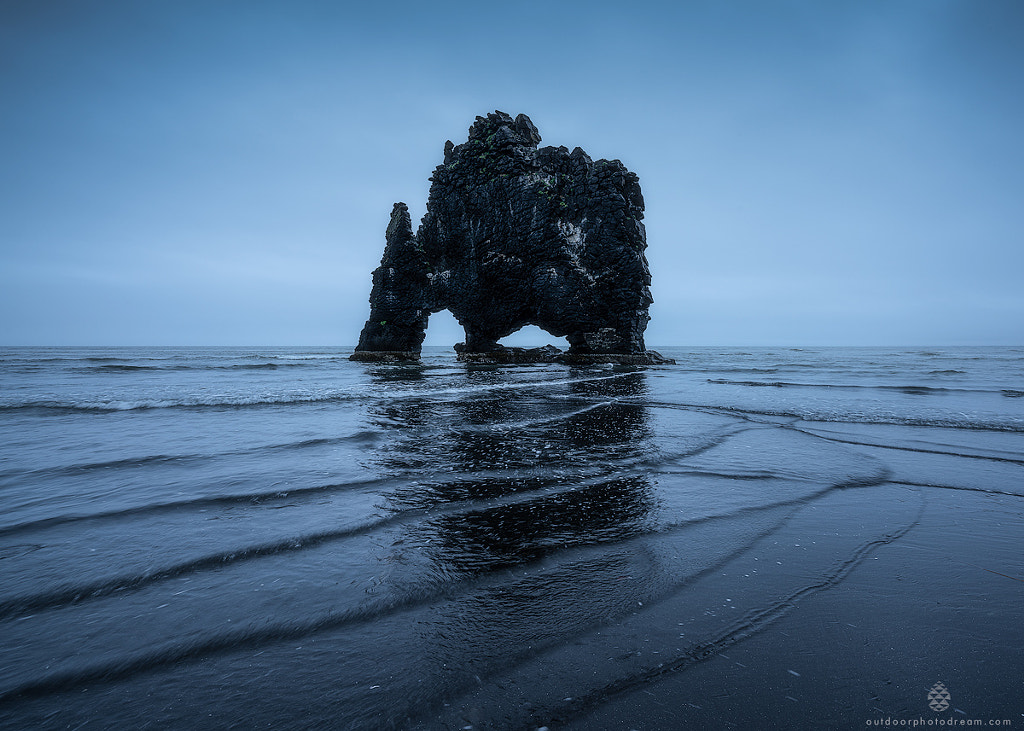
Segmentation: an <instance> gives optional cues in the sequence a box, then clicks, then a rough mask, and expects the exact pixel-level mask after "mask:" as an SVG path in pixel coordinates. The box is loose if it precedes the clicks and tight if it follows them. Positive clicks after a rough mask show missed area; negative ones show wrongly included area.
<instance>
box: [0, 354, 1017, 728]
mask: <svg viewBox="0 0 1024 731" xmlns="http://www.w3.org/2000/svg"><path fill="white" fill-rule="evenodd" d="M661 350H662V352H663V353H664V354H665V355H668V356H670V357H674V358H676V360H677V362H678V365H676V366H661V367H652V368H646V369H636V368H626V367H616V366H594V367H570V366H562V365H535V366H504V367H497V368H495V367H467V366H464V365H461V364H458V363H456V362H455V361H454V358H453V355H452V354H451V353H450V351H444V350H440V349H438V350H434V351H429V352H427V353H426V354H425V357H424V360H423V363H422V364H420V365H416V366H398V365H374V364H361V363H352V362H350V361H348V360H347V356H348V354H349V353H350V350H349V349H344V348H307V349H303V348H197V349H189V348H144V349H143V348H124V349H121V348H91V349H89V348H6V349H0V386H2V389H0V445H2V446H0V506H2V510H0V636H2V637H3V643H2V646H0V724H7V725H9V726H11V727H41V728H63V727H82V728H110V727H133V728H134V727H144V726H145V725H146V724H152V725H156V726H162V727H171V728H223V727H231V726H235V727H239V728H247V727H275V728H276V727H284V728H320V727H323V728H353V729H356V728H451V727H458V728H462V727H465V726H473V727H474V728H487V727H491V728H536V727H538V726H543V725H549V726H551V727H552V728H556V727H562V726H571V725H577V726H578V727H580V728H586V727H591V728H593V727H601V728H604V727H607V728H618V727H627V726H628V727H632V728H664V727H665V726H664V723H665V722H666V719H674V720H676V721H680V720H681V719H682V720H687V719H688V720H687V722H689V723H694V724H704V725H707V724H712V725H714V724H720V725H728V724H730V723H732V724H736V725H740V726H749V725H750V723H753V722H754V721H756V720H757V719H759V718H760V719H764V718H768V719H770V720H771V723H775V724H781V725H784V724H794V723H796V724H811V725H815V724H820V725H824V726H828V725H839V726H841V725H842V724H845V723H849V724H850V725H858V726H863V725H864V724H865V722H866V721H867V720H869V719H873V718H876V717H879V714H880V713H881V714H889V715H890V716H891V717H892V718H897V716H898V715H899V714H901V713H904V714H910V715H909V716H907V717H911V716H913V717H916V716H917V715H920V714H924V713H925V712H927V713H928V714H931V715H933V716H934V715H935V711H933V710H931V709H929V708H928V706H927V701H926V700H925V696H926V694H927V692H928V688H929V687H930V686H931V685H932V684H933V683H935V682H938V681H942V682H945V683H946V685H947V687H949V689H950V691H951V693H953V696H954V697H953V704H952V706H951V708H950V709H948V710H947V711H946V712H945V713H946V715H947V716H948V715H950V714H956V713H957V711H958V710H959V712H960V713H961V714H964V715H963V716H962V717H965V718H966V717H971V718H973V717H981V716H984V717H985V718H989V717H996V715H997V714H1006V713H1016V714H1017V715H1016V716H1014V718H1015V719H1019V720H1018V723H1024V718H1021V717H1020V715H1019V714H1020V713H1021V712H1022V711H1024V709H1016V707H1015V706H1013V703H1016V704H1017V705H1020V703H1019V698H1020V697H1021V694H1020V693H1019V682H1018V681H1017V680H1015V678H1019V676H1020V671H1021V669H1022V663H1021V661H1020V659H1019V657H1020V652H1019V649H1020V648H1019V629H1018V628H1019V622H1020V619H1021V616H1020V609H1019V608H1020V607H1021V606H1022V605H1024V604H1022V600H1024V591H1022V589H1024V554H1022V552H1021V550H1020V546H1021V545H1024V520H1022V515H1024V500H1022V497H1024V480H1022V477H1024V349H1019V348H1018V349H1014V348H942V349H922V348H916V349H904V350H899V349H873V348H871V349H869V348H856V349H855V348H850V349H845V348H820V349H803V350H801V349H786V348H777V349H744V350H740V349H720V348H700V349H672V348H664V349H661ZM887 616H891V617H892V619H891V621H886V620H885V617H887ZM805 618H806V619H805ZM868 626H870V627H871V629H870V630H868V629H864V630H863V631H858V627H868ZM851 628H852V629H851ZM915 633H916V634H915ZM909 637H916V639H915V640H913V641H910V640H909V639H908V638H909ZM885 643H888V645H889V647H890V650H889V651H885V650H884V649H883V648H882V647H881V645H882V644H885ZM865 645H868V646H871V647H873V648H874V649H872V650H871V651H865V649H864V648H865ZM874 645H878V647H874ZM738 653H748V654H749V655H750V657H751V658H755V657H756V660H754V659H752V660H751V663H742V662H741V661H734V660H733V659H732V658H733V657H734V656H736V655H737V654H738ZM830 658H831V660H829V659H830ZM836 658H845V660H844V661H842V662H840V661H838V660H836ZM733 662H739V663H740V665H743V666H749V665H751V664H753V665H754V666H755V667H757V668H758V670H757V672H753V671H751V672H749V673H747V674H744V672H745V671H742V670H738V669H737V667H736V666H734V665H733V664H732V663H733ZM798 662H803V667H804V668H805V672H801V671H800V670H799V669H797V668H792V667H789V666H786V665H787V663H789V664H796V663H798ZM883 675H884V676H885V677H882V676H883ZM933 676H934V677H933ZM801 679H803V680H801ZM800 683H804V686H800ZM922 683H923V684H924V689H923V690H921V689H920V688H919V687H918V686H919V685H921V684H922ZM1014 683H1016V684H1017V685H1014ZM737 684H741V686H742V689H743V690H742V692H741V693H737V692H736V687H737ZM1014 699H1018V700H1014ZM958 701H959V705H957V703H958ZM971 704H973V705H971ZM659 706H664V707H666V708H667V709H669V710H668V711H665V709H664V708H662V709H659ZM752 709H758V710H757V711H756V713H755V712H754V711H753V710H752ZM665 712H667V713H668V714H669V715H668V716H665V715H663V714H664V713H665ZM659 714H662V715H659ZM686 714H691V715H686ZM752 714H753V715H752ZM979 714H980V715H979ZM883 717H884V716H883ZM950 717H954V716H950ZM955 717H957V718H959V717H961V716H955ZM1000 717H1002V716H1000Z"/></svg>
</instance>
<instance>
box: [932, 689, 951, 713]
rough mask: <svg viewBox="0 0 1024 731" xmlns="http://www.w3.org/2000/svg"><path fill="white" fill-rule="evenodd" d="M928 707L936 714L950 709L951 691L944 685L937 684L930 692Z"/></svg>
mask: <svg viewBox="0 0 1024 731" xmlns="http://www.w3.org/2000/svg"><path fill="white" fill-rule="evenodd" d="M928 706H929V707H930V708H931V709H932V710H933V711H935V712H938V711H944V710H946V709H947V708H949V691H948V690H946V686H944V685H943V684H942V683H936V684H935V685H933V686H932V689H931V690H929V691H928Z"/></svg>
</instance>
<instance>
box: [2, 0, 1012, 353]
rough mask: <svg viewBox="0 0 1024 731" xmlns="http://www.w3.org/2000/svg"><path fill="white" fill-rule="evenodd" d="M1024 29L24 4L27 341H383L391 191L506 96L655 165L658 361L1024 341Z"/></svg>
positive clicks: (502, 7) (745, 11)
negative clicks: (701, 354)
mask: <svg viewBox="0 0 1024 731" xmlns="http://www.w3.org/2000/svg"><path fill="white" fill-rule="evenodd" d="M1021 38H1024V3H1021V2H1019V1H1018V0H1004V1H1000V0H984V1H979V0H919V1H913V0H830V1H829V2H820V1H819V0H803V1H796V0H750V1H749V2H741V1H739V0H733V1H730V0H703V1H698V2H689V1H687V0H681V1H677V2H671V3H670V2H646V1H644V0H635V1H634V2H629V3H626V2H614V3H605V2H600V1H599V0H587V1H586V2H583V1H580V2H576V1H570V2H557V1H555V2H552V1H551V0H547V1H545V2H538V1H534V0H525V1H521V2H515V3H481V2H430V3H427V2H405V1H404V0H397V1H393V2H387V3H375V4H372V6H371V4H367V3H358V4H356V3H347V2H342V1H335V2H309V1H306V2H304V1H302V0H288V1H285V0H280V1H278V2H267V1H259V0H244V1H243V0H174V1H173V2H148V1H143V0H130V1H123V2H122V1H118V0H106V1H98V0H63V1H62V0H46V1H44V2H40V0H3V2H2V3H0V161H2V162H0V344H6V345H15V344H28V345H34V344H55V345H61V344H71V345H75V344H98V345H106V344H127V345H136V344H143V345H144V344H172V345H173V344H325V345H346V344H352V343H354V342H355V341H356V339H357V337H358V333H359V330H360V328H361V327H362V324H363V322H364V320H365V318H366V316H367V314H368V303H367V297H368V296H369V290H370V272H371V270H372V269H373V268H374V267H375V266H376V265H377V264H378V262H379V260H380V255H381V252H382V249H383V244H384V229H385V227H386V225H387V222H388V218H389V214H390V212H391V206H392V203H394V202H395V201H398V200H402V201H405V202H407V203H408V204H409V206H410V209H411V211H412V213H413V216H414V219H417V220H418V218H419V217H420V216H422V214H423V212H424V208H425V203H426V196H427V190H428V187H429V182H428V180H427V178H428V176H429V175H430V173H431V171H432V170H433V168H434V167H435V166H436V165H437V164H438V163H439V162H440V160H441V157H442V150H443V145H444V142H445V140H446V139H451V140H453V141H454V142H455V143H459V142H461V141H463V140H464V139H465V137H466V130H467V129H468V127H469V125H470V124H471V123H472V121H473V119H474V117H475V116H476V115H478V114H485V113H487V112H490V111H493V110H495V109H500V110H502V111H506V112H509V113H511V114H513V115H515V114H517V113H520V112H524V113H526V114H528V115H530V116H531V117H532V119H533V121H534V122H535V123H536V125H537V126H538V128H539V129H540V132H541V134H542V136H543V137H544V141H543V142H542V144H552V145H566V146H567V147H569V148H572V147H574V146H576V145H579V146H581V147H583V148H584V149H585V150H586V151H587V152H588V153H590V154H591V156H593V157H594V158H598V157H606V158H619V159H621V160H622V161H623V162H624V163H625V164H626V165H627V166H628V167H629V168H630V169H631V170H633V171H635V172H636V173H637V174H638V175H639V176H640V182H641V185H642V186H643V190H644V197H645V199H646V202H647V218H646V224H647V235H648V251H647V254H648V259H649V261H650V264H651V268H652V272H653V277H654V284H653V287H652V290H653V293H654V298H655V304H654V306H653V307H652V309H651V314H652V318H653V319H652V321H651V324H650V326H649V328H648V331H647V342H648V344H650V345H654V346H656V345H819V344H822V345H825V344H838V345H842V344H850V345H860V344H863V345H872V344H876V345H900V344H906V345H919V344H935V345H943V344H1021V343H1024V286H1022V279H1024V245H1022V244H1024V241H1022V236H1024V154H1022V153H1024V142H1022V133H1021V130H1024V43H1021V41H1020V39H1021ZM442 315H443V316H442ZM442 315H435V316H434V318H433V319H432V323H431V324H432V327H431V328H430V330H429V331H428V341H427V344H437V345H441V344H450V343H452V342H454V341H455V340H457V339H459V337H460V335H459V333H458V332H457V330H456V328H455V326H454V321H452V320H451V318H450V316H448V315H447V313H442ZM527 339H528V340H530V341H536V340H540V339H544V340H549V341H552V342H557V341H555V340H553V339H551V338H549V337H544V338H540V335H539V334H538V333H531V334H530V335H529V336H528V337H527Z"/></svg>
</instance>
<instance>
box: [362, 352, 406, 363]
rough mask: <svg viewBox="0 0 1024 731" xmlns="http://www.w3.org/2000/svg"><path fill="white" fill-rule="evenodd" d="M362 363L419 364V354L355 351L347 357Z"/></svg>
mask: <svg viewBox="0 0 1024 731" xmlns="http://www.w3.org/2000/svg"><path fill="white" fill-rule="evenodd" d="M348 359H349V360H358V361H362V362H364V363H401V362H403V361H416V362H419V359H420V354H419V353H415V352H413V351H411V350H357V351H356V352H354V353H353V354H352V355H350V356H349V357H348Z"/></svg>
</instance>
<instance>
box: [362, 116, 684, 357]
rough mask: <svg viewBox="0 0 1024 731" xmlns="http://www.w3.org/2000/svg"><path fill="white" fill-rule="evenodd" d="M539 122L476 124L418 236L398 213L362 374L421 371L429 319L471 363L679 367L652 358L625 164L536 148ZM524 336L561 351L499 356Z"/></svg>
mask: <svg viewBox="0 0 1024 731" xmlns="http://www.w3.org/2000/svg"><path fill="white" fill-rule="evenodd" d="M540 140H541V137H540V133H539V132H538V131H537V128H536V127H535V126H534V124H533V122H532V121H530V118H529V117H527V116H526V115H525V114H520V115H519V116H517V117H516V118H515V119H513V118H512V117H511V116H509V115H508V114H506V113H504V112H494V113H493V114H488V115H487V116H486V117H477V118H476V122H474V124H473V126H472V127H470V129H469V139H468V140H467V141H466V142H464V143H463V144H461V145H453V144H452V142H451V141H449V142H446V143H445V148H444V162H443V163H442V164H441V165H439V166H438V167H437V168H436V169H435V170H434V173H433V175H432V176H431V178H430V180H431V186H430V196H429V199H428V201H427V212H426V215H425V216H424V217H423V220H422V221H421V222H420V226H419V229H418V230H417V232H416V233H415V234H414V233H413V230H412V220H411V218H410V216H409V209H408V207H407V206H406V205H405V204H404V203H396V204H395V206H394V209H393V210H392V212H391V222H390V224H389V225H388V228H387V236H386V245H385V247H384V256H383V258H382V260H381V264H380V266H379V267H378V268H377V269H376V270H375V271H374V272H373V290H372V292H371V294H370V318H369V319H368V320H367V322H366V325H365V326H364V327H363V331H362V333H361V334H360V337H359V345H358V346H357V347H356V351H355V353H354V354H353V355H352V359H353V360H364V361H397V360H416V359H418V358H419V355H420V347H421V345H422V343H423V338H424V335H425V332H426V327H427V320H428V318H429V316H430V314H431V313H432V312H439V311H441V310H445V309H446V310H449V311H450V312H451V313H452V314H453V315H454V316H455V319H456V320H458V322H459V323H460V324H461V325H462V326H463V327H464V328H465V330H466V342H465V343H464V344H463V343H460V344H458V345H456V346H455V349H456V352H457V353H458V358H459V359H460V360H464V361H468V362H487V363H503V362H516V363H519V362H537V361H540V362H570V363H593V362H598V363H627V364H639V365H644V364H656V363H666V362H671V361H669V360H667V359H665V358H663V357H662V356H660V355H659V354H658V353H656V352H655V351H648V350H646V348H645V347H644V335H643V334H644V329H645V328H646V327H647V322H648V320H649V319H650V317H649V315H648V312H647V311H648V307H649V306H650V304H651V302H652V301H653V300H652V299H651V292H650V283H651V274H650V269H649V268H648V265H647V259H646V257H645V256H644V250H645V249H646V247H647V236H646V232H645V230H644V225H643V223H642V219H643V215H644V199H643V195H642V194H641V192H640V182H639V180H638V178H637V176H636V175H635V174H634V173H631V172H629V171H628V170H627V169H626V167H625V166H624V165H623V164H622V163H621V162H619V161H618V160H597V161H594V160H591V159H590V157H589V156H588V155H587V154H586V153H585V152H584V151H583V150H581V149H580V148H578V147H577V148H576V149H574V150H573V151H572V152H569V150H568V149H567V148H565V147H541V148H538V146H537V145H538V143H539V142H540ZM524 325H536V326H538V327H540V328H541V329H543V330H545V331H547V332H549V333H551V335H553V336H555V337H565V338H566V340H568V342H569V350H568V352H562V351H560V350H559V349H557V348H554V347H548V348H531V349H522V348H506V347H504V346H502V345H500V344H499V343H498V340H500V339H501V338H503V337H505V336H507V335H510V334H512V333H514V332H515V331H516V330H519V329H520V328H521V327H523V326H524Z"/></svg>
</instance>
